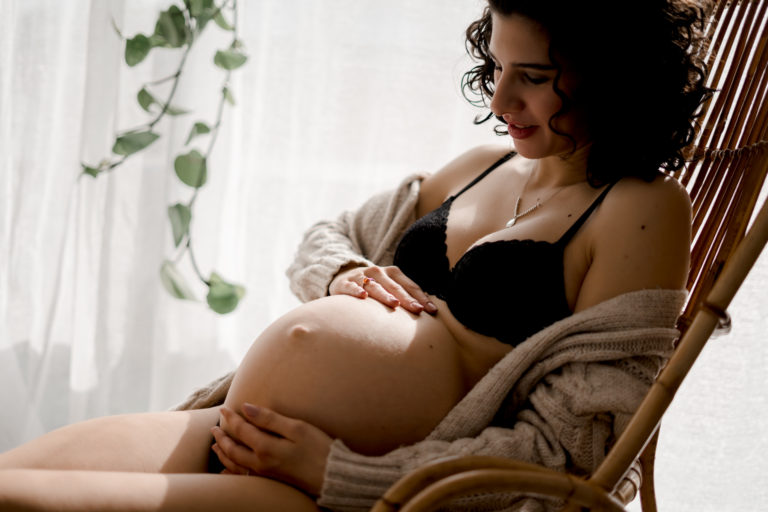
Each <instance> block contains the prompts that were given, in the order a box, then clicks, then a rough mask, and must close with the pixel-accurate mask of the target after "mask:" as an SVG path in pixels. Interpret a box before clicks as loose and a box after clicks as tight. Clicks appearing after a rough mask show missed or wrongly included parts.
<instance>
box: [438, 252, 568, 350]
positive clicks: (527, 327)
mask: <svg viewBox="0 0 768 512" xmlns="http://www.w3.org/2000/svg"><path fill="white" fill-rule="evenodd" d="M451 277H452V279H451V280H450V285H449V288H448V292H447V294H446V295H447V300H446V302H447V303H448V306H449V308H450V309H451V313H453V315H454V316H455V317H456V319H457V320H459V321H460V322H461V323H462V324H463V325H465V326H466V327H468V328H470V329H472V330H473V331H476V332H479V333H481V334H485V335H488V336H493V337H494V338H496V339H498V340H499V341H502V342H504V343H508V344H510V345H513V346H514V345H518V344H519V343H521V342H522V341H524V340H525V339H526V338H528V337H529V336H530V335H532V334H534V333H536V332H538V331H539V330H541V329H543V328H544V327H546V326H548V325H550V324H552V323H554V322H556V321H557V320H560V319H562V318H565V317H566V316H569V315H570V314H571V311H570V309H569V307H568V302H567V300H566V298H565V293H564V290H565V283H564V278H563V251H562V248H561V247H560V246H559V245H555V244H552V243H549V242H542V241H534V240H497V241H493V242H487V243H484V244H482V245H478V246H476V247H473V248H472V249H471V250H470V251H468V252H467V253H466V254H464V256H462V258H461V259H460V260H459V261H458V262H457V263H456V266H455V267H454V268H453V272H452V276H451Z"/></svg>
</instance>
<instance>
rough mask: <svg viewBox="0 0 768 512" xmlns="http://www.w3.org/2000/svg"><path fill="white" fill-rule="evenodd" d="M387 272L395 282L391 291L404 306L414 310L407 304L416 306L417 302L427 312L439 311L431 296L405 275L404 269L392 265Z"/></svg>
mask: <svg viewBox="0 0 768 512" xmlns="http://www.w3.org/2000/svg"><path fill="white" fill-rule="evenodd" d="M386 274H387V277H388V278H389V279H390V280H391V282H392V283H393V285H392V288H391V289H390V291H391V292H392V293H393V294H394V295H395V296H397V297H398V298H399V299H400V302H401V303H402V304H403V307H405V308H406V309H408V310H409V311H412V310H411V309H410V308H409V307H407V306H406V304H407V305H410V306H414V303H415V304H418V305H419V306H421V308H423V309H424V310H425V311H426V312H427V313H430V314H435V313H437V306H435V305H434V304H433V303H432V301H431V300H430V298H429V296H428V295H427V294H426V293H424V290H422V289H421V287H420V286H419V285H418V284H416V282H415V281H413V280H412V279H411V278H409V277H408V276H407V275H405V273H404V272H403V271H402V270H400V269H399V268H398V267H395V266H391V267H387V268H386ZM414 307H415V306H414Z"/></svg>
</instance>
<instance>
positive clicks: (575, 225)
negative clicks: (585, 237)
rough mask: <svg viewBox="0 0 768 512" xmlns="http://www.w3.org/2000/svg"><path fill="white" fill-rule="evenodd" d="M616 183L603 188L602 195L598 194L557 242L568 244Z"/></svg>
mask: <svg viewBox="0 0 768 512" xmlns="http://www.w3.org/2000/svg"><path fill="white" fill-rule="evenodd" d="M615 184H616V182H615V181H614V182H613V183H611V184H610V185H608V186H607V187H605V190H603V191H602V192H601V193H600V195H599V196H597V199H595V200H594V201H592V204H591V205H589V208H587V210H586V211H585V212H584V213H582V214H581V217H579V218H578V219H577V220H576V222H574V223H573V224H572V225H571V227H570V228H569V229H568V231H566V232H565V234H564V235H563V236H561V237H560V240H558V241H557V242H555V243H556V244H563V245H564V244H567V243H568V242H569V241H570V240H571V238H573V235H575V234H576V232H577V231H578V230H579V228H581V225H582V224H584V222H586V220H587V219H588V218H589V216H590V215H591V214H592V212H593V211H595V208H597V207H598V206H599V205H600V203H602V202H603V199H605V196H607V195H608V192H610V190H611V188H613V186H614V185H615Z"/></svg>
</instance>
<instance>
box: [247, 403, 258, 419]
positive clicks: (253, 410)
mask: <svg viewBox="0 0 768 512" xmlns="http://www.w3.org/2000/svg"><path fill="white" fill-rule="evenodd" d="M259 411H260V409H259V408H258V407H256V406H255V405H253V404H249V403H244V404H243V412H244V413H245V414H246V416H250V417H251V418H255V417H256V416H258V415H259Z"/></svg>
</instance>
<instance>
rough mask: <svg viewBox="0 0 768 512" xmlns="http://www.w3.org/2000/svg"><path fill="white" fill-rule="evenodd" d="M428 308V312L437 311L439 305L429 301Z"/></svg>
mask: <svg viewBox="0 0 768 512" xmlns="http://www.w3.org/2000/svg"><path fill="white" fill-rule="evenodd" d="M426 309H427V313H437V306H435V305H434V304H432V303H431V302H427V305H426Z"/></svg>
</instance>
